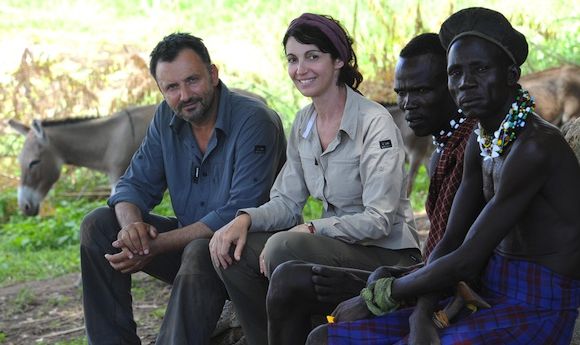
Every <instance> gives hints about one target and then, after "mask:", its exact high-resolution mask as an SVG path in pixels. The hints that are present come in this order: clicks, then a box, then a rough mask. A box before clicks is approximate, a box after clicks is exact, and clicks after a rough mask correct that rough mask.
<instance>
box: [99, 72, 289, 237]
mask: <svg viewBox="0 0 580 345" xmlns="http://www.w3.org/2000/svg"><path fill="white" fill-rule="evenodd" d="M219 89H220V90H221V91H220V100H219V106H218V115H217V120H216V124H215V130H214V132H213V134H212V137H211V139H210V141H209V144H208V146H207V149H206V152H205V155H203V154H202V153H201V151H200V149H199V147H198V145H197V142H196V140H195V138H194V136H193V133H192V130H191V127H190V125H189V123H187V122H185V121H184V120H182V119H180V118H179V117H177V116H175V115H174V113H173V111H172V110H171V108H170V107H169V105H168V104H167V103H166V102H165V101H163V102H161V104H160V105H159V106H158V107H157V110H156V112H155V117H154V118H153V120H152V122H151V124H150V125H149V129H148V131H147V135H146V136H145V139H144V140H143V143H142V144H141V146H140V147H139V149H138V150H137V151H136V152H135V154H134V155H133V158H132V160H131V164H130V165H129V168H128V169H127V171H126V172H125V174H124V175H123V176H122V177H121V179H120V181H119V183H118V184H117V185H116V187H115V192H114V194H113V195H112V196H111V197H110V198H109V200H108V204H109V206H111V207H113V206H114V205H115V204H117V203H119V202H122V201H126V202H130V203H132V204H134V205H136V206H137V207H139V209H140V210H141V212H143V213H148V212H150V211H151V209H152V208H153V207H155V206H156V205H157V204H159V202H161V200H162V198H163V194H164V192H165V190H166V189H168V190H169V195H170V197H171V203H172V206H173V210H174V212H175V215H176V217H177V220H178V221H179V224H180V225H181V226H186V225H189V224H192V223H195V222H198V221H200V222H202V223H204V224H205V225H207V226H208V227H209V228H210V229H212V230H213V231H216V230H218V229H219V228H220V227H222V226H223V225H225V224H227V223H228V222H229V221H231V220H232V219H233V218H234V216H235V214H236V211H237V210H239V209H241V208H245V207H255V206H259V205H261V204H263V203H264V202H266V201H268V199H269V192H270V187H271V186H272V184H273V182H274V179H275V178H276V174H277V172H278V171H279V170H280V167H281V166H282V165H283V164H284V161H285V157H286V156H285V149H286V138H285V137H284V131H283V128H282V122H281V120H280V118H279V117H278V115H277V114H276V113H275V112H274V111H273V110H271V109H269V108H268V107H267V106H266V105H265V104H263V103H262V102H261V101H258V100H256V99H253V98H249V97H246V96H242V95H240V94H238V93H235V92H231V91H229V90H228V88H227V87H226V86H225V85H224V84H223V83H222V82H220V87H219Z"/></svg>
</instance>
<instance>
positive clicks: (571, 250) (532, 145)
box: [307, 8, 580, 344]
mask: <svg viewBox="0 0 580 345" xmlns="http://www.w3.org/2000/svg"><path fill="white" fill-rule="evenodd" d="M439 35H440V38H441V42H442V44H443V46H444V47H445V48H446V49H447V52H448V59H447V72H448V79H449V81H448V87H449V90H450V93H451V95H452V97H453V98H454V100H455V102H456V103H457V105H458V106H459V107H460V108H461V109H462V110H463V112H464V113H465V114H466V115H467V116H468V117H469V118H476V119H478V129H477V130H476V131H475V134H474V135H473V136H472V137H471V139H470V142H469V143H468V146H467V148H466V152H465V168H464V175H463V180H462V183H461V186H460V188H459V191H458V192H457V195H456V198H455V200H454V203H453V207H452V210H451V215H450V218H449V223H448V226H447V229H446V232H445V235H444V237H443V239H442V240H441V242H439V244H438V245H437V246H436V247H435V250H434V251H433V253H432V254H431V256H430V260H429V263H428V264H427V265H426V266H425V267H424V268H422V269H419V270H417V271H415V272H413V273H411V274H409V275H406V276H404V277H400V278H397V279H394V278H384V279H379V280H377V281H376V282H375V283H374V284H371V285H369V286H367V288H365V289H363V290H362V291H361V296H357V297H355V298H353V299H351V300H348V301H345V302H343V303H342V304H341V305H339V307H338V308H337V309H336V310H335V312H334V316H335V317H336V321H337V323H335V324H332V325H325V326H321V327H319V328H317V329H316V330H315V331H313V332H312V333H311V334H310V336H309V340H308V342H307V343H308V344H401V343H410V344H440V343H441V344H568V343H569V342H570V339H571V336H572V331H573V328H574V322H575V320H576V317H577V316H578V311H577V308H578V307H579V306H580V272H579V271H578V266H579V264H580V219H579V218H578V217H577V212H578V210H579V209H580V179H579V178H578V177H579V176H580V166H579V165H578V161H577V160H576V158H575V156H574V154H573V152H572V151H571V149H570V147H569V146H568V145H567V144H566V142H565V140H564V138H563V137H562V135H561V134H560V132H559V131H558V129H557V128H555V127H553V126H552V125H550V124H548V123H547V122H546V121H544V120H542V119H541V118H540V117H539V116H538V115H537V114H535V113H534V112H533V101H532V100H531V99H530V97H529V94H528V93H527V92H526V91H525V90H524V89H522V88H521V86H520V85H519V84H518V83H517V82H518V79H519V77H520V68H519V66H520V65H521V64H522V63H523V62H524V61H525V59H526V57H527V42H526V39H525V37H524V36H523V35H522V34H520V33H519V32H517V31H516V30H515V29H513V27H512V26H511V24H510V23H509V22H508V21H507V19H506V18H505V17H504V16H503V15H501V14H500V13H498V12H495V11H492V10H488V9H484V8H469V9H465V10H462V11H459V12H457V13H455V14H454V15H452V16H451V17H450V18H448V19H447V20H446V21H445V22H444V23H443V25H442V27H441V31H440V33H439ZM475 277H478V278H480V280H481V290H480V292H481V296H482V297H483V298H484V299H485V300H486V301H487V302H488V303H489V304H490V305H491V307H490V308H486V309H479V310H477V311H475V312H474V313H470V314H467V315H464V314H465V313H463V311H461V310H460V312H459V313H454V314H456V317H455V318H452V317H449V316H451V315H448V314H447V312H448V311H449V310H450V309H444V310H442V311H441V310H440V309H441V308H442V307H443V306H445V303H446V301H442V298H443V296H444V295H445V293H449V292H450V290H452V289H453V288H454V287H456V286H458V283H459V282H460V281H463V280H472V279H473V278H475ZM411 299H417V300H416V305H415V307H414V308H404V307H402V306H403V305H404V304H405V303H408V302H409V300H411ZM369 310H370V311H372V314H374V315H377V316H378V317H375V318H372V319H368V317H369V316H372V315H369V314H370V312H369ZM363 318H367V319H366V320H362V319H363ZM354 320H358V321H354ZM343 321H344V322H343Z"/></svg>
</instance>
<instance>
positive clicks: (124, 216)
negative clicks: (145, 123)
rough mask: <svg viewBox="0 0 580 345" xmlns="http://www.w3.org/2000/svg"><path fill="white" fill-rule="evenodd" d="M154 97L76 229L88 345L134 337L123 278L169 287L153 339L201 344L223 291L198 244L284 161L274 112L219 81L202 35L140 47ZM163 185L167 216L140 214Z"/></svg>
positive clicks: (262, 191) (260, 195)
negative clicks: (125, 159)
mask: <svg viewBox="0 0 580 345" xmlns="http://www.w3.org/2000/svg"><path fill="white" fill-rule="evenodd" d="M150 72H151V75H152V76H153V77H154V79H155V81H156V82H157V86H158V87H159V90H160V91H161V93H162V94H163V96H164V101H163V102H161V104H160V105H159V106H158V107H157V110H156V113H155V117H154V119H153V121H152V123H151V124H150V126H149V129H148V132H147V135H146V137H145V139H144V140H143V143H142V144H141V146H140V148H139V149H138V150H137V152H136V153H135V155H134V156H133V159H132V161H131V165H130V166H129V168H128V169H127V171H126V172H125V175H124V176H123V177H122V178H121V180H120V181H119V183H118V184H117V186H116V188H115V192H114V193H113V195H112V196H111V197H110V199H109V200H108V205H109V207H101V208H99V209H96V210H94V211H93V212H92V213H90V214H89V215H87V216H86V217H85V219H84V221H83V224H82V225H81V269H82V280H83V304H84V311H85V322H86V329H87V335H88V341H89V343H90V344H139V343H140V339H139V337H138V336H137V334H136V325H135V322H134V320H133V314H132V307H131V274H132V273H134V272H138V271H143V272H146V273H148V274H149V275H152V276H154V277H156V278H158V279H161V280H163V281H165V282H167V283H170V284H173V288H172V293H171V298H170V301H169V304H168V307H167V311H166V314H165V318H164V320H163V324H162V326H161V329H160V333H159V337H158V340H157V341H158V344H159V343H160V344H206V343H208V342H209V338H210V336H211V334H212V332H213V330H214V328H215V325H216V322H217V320H218V318H219V316H220V313H221V310H222V307H223V304H224V301H225V299H226V298H227V293H226V291H225V288H224V286H223V284H222V282H221V280H220V279H219V277H218V276H217V275H216V273H215V270H214V268H213V265H212V262H211V259H210V256H209V250H208V243H209V239H210V238H211V236H212V235H213V232H214V231H216V230H217V229H219V228H220V227H222V226H223V225H225V224H227V223H228V222H229V221H231V220H232V219H233V218H234V216H235V213H236V211H237V210H238V209H241V208H244V207H253V206H258V205H261V204H262V203H264V202H266V201H267V200H268V195H269V191H270V187H271V186H272V183H273V182H274V179H275V177H276V173H277V172H278V171H279V169H280V167H281V166H282V165H283V163H284V161H285V146H286V139H285V137H284V132H283V128H282V123H281V121H280V118H279V117H278V115H277V114H276V113H275V112H274V111H272V110H271V109H269V108H267V107H266V105H265V104H264V103H263V102H261V101H259V100H257V99H253V98H249V97H246V96H242V95H240V94H238V93H235V92H231V91H229V90H228V88H227V87H226V86H225V85H224V84H223V83H222V82H221V81H220V79H219V77H218V70H217V67H216V66H215V65H213V64H212V63H211V60H210V57H209V53H208V51H207V49H206V47H205V45H204V44H203V42H202V40H201V39H199V38H197V37H194V36H191V35H189V34H185V33H176V34H171V35H169V36H167V37H165V38H164V39H163V40H162V41H161V42H159V43H158V45H157V47H156V48H155V49H154V50H153V52H152V53H151V62H150ZM166 189H167V190H168V191H169V195H170V197H171V201H172V205H173V209H174V212H175V216H176V218H173V217H171V218H167V217H160V216H158V215H154V214H150V213H149V212H150V211H151V210H152V209H153V207H154V206H155V205H157V204H159V202H160V201H161V200H162V198H163V194H164V192H165V190H166Z"/></svg>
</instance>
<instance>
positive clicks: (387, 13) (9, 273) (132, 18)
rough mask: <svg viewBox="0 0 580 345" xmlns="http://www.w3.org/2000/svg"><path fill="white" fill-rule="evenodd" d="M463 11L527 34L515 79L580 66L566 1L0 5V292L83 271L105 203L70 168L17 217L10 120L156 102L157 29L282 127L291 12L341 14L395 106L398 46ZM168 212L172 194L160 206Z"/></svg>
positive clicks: (294, 100)
mask: <svg viewBox="0 0 580 345" xmlns="http://www.w3.org/2000/svg"><path fill="white" fill-rule="evenodd" d="M469 6H485V7H490V8H494V9H496V10H499V11H501V12H502V13H504V14H505V15H506V16H507V17H508V18H509V19H510V20H511V21H512V23H513V24H514V26H516V28H517V29H518V30H520V31H522V32H523V33H524V34H525V35H526V36H527V38H528V41H529V44H530V56H529V58H528V61H527V62H526V63H525V64H524V66H523V71H524V73H530V72H534V71H539V70H543V69H546V68H549V67H553V66H558V65H561V64H564V63H574V64H579V63H580V54H579V49H580V48H579V47H578V37H580V35H579V34H580V20H579V19H580V10H579V8H578V7H579V6H578V4H577V3H576V2H575V1H572V0H569V1H543V0H527V1H521V0H518V1H509V0H502V1H499V0H490V1H485V2H483V1H451V0H423V1H418V0H416V1H413V0H409V1H394V0H351V1H334V0H317V1H281V0H263V1H241V0H239V1H235V0H202V1H195V2H191V1H186V0H166V1H161V0H125V1H116V0H92V1H88V0H86V1H81V0H76V1H74V0H70V1H64V0H28V1H19V0H4V1H2V3H1V4H0V50H1V51H2V52H3V54H1V56H0V89H2V90H3V92H1V93H0V257H1V258H2V259H0V285H7V284H12V283H14V282H17V281H23V280H29V279H39V278H46V277H53V276H56V275H59V274H63V273H67V272H72V271H76V270H78V226H79V223H80V221H81V219H82V217H83V215H84V214H86V213H87V212H89V211H90V210H91V209H93V208H94V207H96V206H99V205H103V204H104V197H103V195H104V194H106V190H107V189H108V186H107V182H106V178H105V177H104V176H103V175H101V174H98V173H94V172H90V171H87V170H86V169H75V168H72V167H66V168H65V169H64V171H63V176H62V178H61V180H60V181H59V182H58V183H57V185H56V186H55V188H53V190H52V191H51V192H50V194H49V196H48V198H47V200H46V201H45V202H44V205H43V208H42V216H39V217H33V218H24V217H22V216H21V215H19V214H18V212H17V206H16V185H17V183H18V175H19V171H18V167H17V163H16V156H17V154H18V151H19V150H20V148H21V145H22V138H21V137H20V136H18V135H16V134H14V132H12V131H10V130H9V129H8V128H7V126H6V123H5V120H7V119H9V118H16V119H19V120H21V121H23V122H25V123H29V122H30V121H31V120H32V119H33V118H40V119H46V118H64V117H73V116H83V115H87V114H98V115H103V116H104V115H108V114H110V113H111V112H113V111H115V110H118V109H120V108H122V107H124V106H127V105H132V104H150V103H154V102H158V101H159V100H160V96H159V93H158V92H157V90H156V87H155V84H154V83H153V82H152V80H151V78H150V77H149V75H148V72H147V57H148V53H149V51H150V50H151V48H152V47H153V46H154V45H155V44H156V42H158V41H159V39H161V38H162V37H163V36H164V35H166V34H168V33H171V32H174V31H186V32H191V33H193V34H194V35H197V36H200V37H202V38H204V41H205V43H206V45H207V46H208V49H209V51H210V53H211V55H212V59H213V60H214V62H215V63H216V64H217V65H218V67H219V69H220V77H221V78H222V80H224V82H226V83H227V84H228V85H229V86H232V87H238V88H244V89H248V90H250V91H254V92H256V93H259V94H261V95H263V96H264V97H265V98H266V99H267V100H268V102H269V104H270V105H271V106H273V107H274V108H275V109H276V110H277V111H278V112H279V113H280V115H281V117H282V118H283V121H284V125H285V128H286V129H289V128H290V124H291V123H292V120H293V118H294V114H295V112H296V111H297V110H298V109H299V108H300V107H301V106H303V105H305V104H306V103H307V102H308V100H307V99H305V98H304V97H302V96H301V95H300V94H299V93H298V92H297V91H296V90H295V89H294V87H293V85H292V83H291V82H290V80H289V79H288V77H287V76H286V71H285V66H284V59H283V47H282V45H281V43H280V41H281V38H282V36H283V34H284V31H285V29H286V27H287V25H288V23H289V22H290V21H291V20H292V19H293V18H295V17H296V16H298V15H300V14H301V13H303V12H316V13H325V14H329V15H332V16H333V17H335V18H337V19H339V20H340V21H341V22H342V23H343V24H344V25H345V27H346V28H347V29H348V30H349V32H350V33H351V35H352V36H353V37H354V40H355V50H356V52H357V56H358V59H359V64H360V67H361V70H362V72H363V74H364V76H365V81H364V82H363V84H362V90H363V92H364V93H365V94H366V95H367V96H369V97H371V98H373V99H377V100H390V101H393V100H394V98H393V94H392V91H391V88H392V86H391V80H392V74H393V66H394V63H395V61H396V58H397V54H398V51H399V50H400V49H401V48H402V46H403V45H404V44H405V42H406V41H408V40H409V39H410V38H411V37H413V36H414V35H416V34H418V33H421V32H427V31H434V32H437V31H438V29H439V26H440V24H441V22H442V21H443V20H444V19H445V18H447V17H448V16H449V15H450V14H451V13H453V12H454V11H456V10H459V9H461V8H464V7H469ZM427 188H428V180H427V177H426V176H425V173H424V171H423V172H422V174H421V175H420V177H419V181H418V182H417V184H416V187H415V191H414V192H413V194H412V198H413V205H414V208H415V209H416V210H418V211H420V210H421V209H422V206H423V203H424V199H425V195H426V191H427ZM94 191H101V192H102V193H101V197H100V198H99V197H97V198H95V197H89V196H88V195H89V194H90V193H89V192H94ZM103 191H104V192H103ZM93 194H94V193H92V194H90V195H93ZM170 210H171V205H170V203H169V201H168V200H165V201H164V202H163V204H162V205H160V207H159V208H158V209H157V211H158V212H159V213H163V214H167V213H168V212H170ZM320 211H321V208H320V204H317V203H315V202H310V203H309V204H308V205H307V207H306V209H305V212H306V217H307V218H315V217H317V216H318V215H319V214H320Z"/></svg>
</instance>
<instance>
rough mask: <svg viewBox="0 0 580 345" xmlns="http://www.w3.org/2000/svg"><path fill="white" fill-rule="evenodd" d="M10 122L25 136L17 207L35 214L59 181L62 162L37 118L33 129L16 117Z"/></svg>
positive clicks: (27, 213)
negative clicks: (16, 119)
mask: <svg viewBox="0 0 580 345" xmlns="http://www.w3.org/2000/svg"><path fill="white" fill-rule="evenodd" d="M9 124H10V126H11V127H12V128H14V129H15V130H16V131H18V132H19V133H21V134H23V135H25V136H26V140H25V141H24V147H23V148H22V152H20V155H19V156H18V161H19V162H20V185H19V187H18V207H19V208H20V210H21V211H22V213H24V214H25V215H27V216H35V215H37V214H38V210H39V208H40V202H41V201H42V199H44V197H45V196H46V194H47V193H48V191H49V190H50V188H51V187H52V185H53V184H54V183H55V182H56V181H57V180H58V178H59V176H60V170H61V168H62V164H63V161H62V159H61V158H60V156H59V155H58V153H57V152H56V151H55V150H54V148H53V147H52V146H51V145H50V140H49V138H48V137H47V135H46V132H45V131H44V128H43V127H42V123H41V122H40V121H38V120H34V121H33V122H32V128H30V127H28V126H26V125H24V124H22V123H20V122H18V121H15V120H10V121H9Z"/></svg>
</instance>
